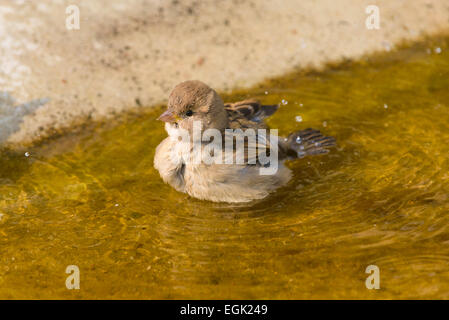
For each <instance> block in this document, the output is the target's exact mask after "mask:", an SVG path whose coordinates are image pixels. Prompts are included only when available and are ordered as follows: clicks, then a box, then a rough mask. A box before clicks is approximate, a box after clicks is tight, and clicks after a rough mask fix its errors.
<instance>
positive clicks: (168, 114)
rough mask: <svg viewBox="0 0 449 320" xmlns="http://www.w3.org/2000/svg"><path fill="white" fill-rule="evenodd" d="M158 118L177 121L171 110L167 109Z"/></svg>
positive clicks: (165, 120)
mask: <svg viewBox="0 0 449 320" xmlns="http://www.w3.org/2000/svg"><path fill="white" fill-rule="evenodd" d="M157 120H160V121H164V122H176V118H175V116H174V114H173V112H171V111H170V110H166V111H165V112H164V113H163V114H161V115H160V116H159V118H157Z"/></svg>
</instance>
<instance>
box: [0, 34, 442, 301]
mask: <svg viewBox="0 0 449 320" xmlns="http://www.w3.org/2000/svg"><path fill="white" fill-rule="evenodd" d="M448 43H449V41H448V40H447V39H432V40H429V41H428V42H426V43H423V44H419V45H415V46H413V47H411V48H405V49H401V50H400V51H398V52H393V53H388V54H386V55H379V56H372V57H369V58H366V59H363V60H361V61H360V62H356V63H354V62H352V63H351V62H347V63H344V64H343V65H342V66H338V67H336V66H330V67H329V68H328V69H327V71H325V72H322V73H319V72H303V73H294V74H291V75H287V76H286V77H284V78H282V79H277V80H273V81H269V82H266V83H263V84H262V85H260V86H259V87H257V88H254V89H252V90H249V91H242V92H236V93H234V94H233V95H229V96H226V97H225V98H226V100H228V101H229V100H238V99H241V98H246V97H256V98H259V99H261V101H263V102H264V103H267V104H270V103H280V104H281V108H280V110H279V111H278V112H277V113H276V114H275V116H273V117H272V118H271V119H270V120H269V121H268V123H269V124H270V126H271V127H272V128H279V130H280V134H287V133H289V132H291V131H293V130H298V129H303V128H307V127H313V128H317V129H320V130H322V131H323V132H324V133H325V134H327V135H332V136H334V137H336V139H337V141H338V145H339V148H338V149H337V150H334V151H333V152H331V153H330V154H328V155H324V156H320V157H314V158H304V159H300V160H297V161H294V162H290V163H289V167H290V168H291V169H292V170H293V171H294V179H293V180H292V181H291V183H290V184H289V185H288V186H286V187H284V188H282V189H280V190H279V191H278V192H276V193H275V194H273V195H272V196H270V197H269V198H267V199H264V200H262V201H257V202H254V203H250V204H245V205H229V204H216V203H211V202H206V201H199V200H195V199H192V198H190V197H188V196H187V195H184V194H180V193H178V192H176V191H175V190H173V189H172V188H171V187H169V186H168V185H166V184H164V183H163V182H162V181H161V179H160V178H159V175H158V173H157V171H156V170H155V169H154V168H153V166H152V161H153V156H154V149H155V147H156V146H157V145H158V143H159V142H160V141H161V140H162V139H163V138H164V136H165V132H164V130H163V125H162V123H159V122H157V121H156V120H155V118H156V116H157V115H158V114H159V113H160V112H161V110H162V109H160V108H159V109H157V110H155V111H151V112H148V113H145V114H144V115H141V116H136V115H127V116H123V117H121V118H120V119H118V120H116V121H113V122H112V124H108V125H101V124H100V125H93V126H91V127H86V128H81V130H77V131H76V132H78V133H72V134H66V135H62V136H60V137H58V138H53V139H50V140H47V141H45V142H43V143H42V144H40V145H38V146H36V147H33V148H27V149H26V150H18V151H10V150H9V151H8V150H4V151H3V152H2V155H1V158H0V252H1V254H0V259H1V260H0V298H136V299H141V298H142V299H147V298H150V299H156V298H157V299H165V298H249V299H256V298H272V299H278V298H285V299H298V298H330V299H333V298H355V299H361V298H449V170H448V169H449V157H448V155H449V128H448V123H449V45H448ZM435 48H440V50H437V51H435ZM438 51H439V52H438ZM282 100H284V101H288V104H285V103H282V102H281V101H282ZM297 116H300V117H301V119H302V121H301V122H297V121H296V120H295V117H297ZM25 152H27V154H28V156H25ZM371 264H374V265H377V266H378V267H379V269H380V287H381V289H380V290H368V289H366V287H365V279H366V277H367V276H368V275H367V274H365V269H366V267H367V266H368V265H371ZM68 265H77V266H78V267H79V268H80V272H81V290H67V289H66V287H65V279H66V277H67V274H66V273H65V269H66V267H67V266H68Z"/></svg>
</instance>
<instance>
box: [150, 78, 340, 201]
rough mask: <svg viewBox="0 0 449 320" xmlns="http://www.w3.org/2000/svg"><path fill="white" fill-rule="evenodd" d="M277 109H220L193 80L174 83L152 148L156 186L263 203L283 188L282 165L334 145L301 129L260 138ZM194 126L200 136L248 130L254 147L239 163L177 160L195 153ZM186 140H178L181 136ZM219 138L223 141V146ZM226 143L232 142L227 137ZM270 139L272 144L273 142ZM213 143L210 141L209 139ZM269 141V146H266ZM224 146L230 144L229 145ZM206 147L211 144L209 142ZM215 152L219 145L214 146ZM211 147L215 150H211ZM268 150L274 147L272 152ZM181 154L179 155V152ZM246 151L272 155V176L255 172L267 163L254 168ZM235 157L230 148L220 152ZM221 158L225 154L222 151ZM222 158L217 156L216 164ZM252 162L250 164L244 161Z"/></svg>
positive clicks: (287, 175) (286, 176) (245, 105)
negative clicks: (158, 179) (159, 180)
mask: <svg viewBox="0 0 449 320" xmlns="http://www.w3.org/2000/svg"><path fill="white" fill-rule="evenodd" d="M278 108H279V105H262V104H261V103H260V102H258V101H257V100H251V99H248V100H244V101H239V102H235V103H226V104H225V103H224V102H223V100H222V99H221V97H220V96H219V95H218V93H217V92H216V91H215V90H214V89H212V88H211V87H209V86H208V85H207V84H205V83H203V82H201V81H199V80H188V81H184V82H181V83H179V84H178V85H176V86H175V87H174V89H173V90H172V92H171V93H170V95H169V98H168V103H167V109H166V110H165V111H164V112H163V113H162V114H161V115H160V116H159V117H158V120H161V121H163V122H165V130H166V131H167V133H168V137H166V138H165V139H164V140H163V141H162V142H161V143H160V144H159V145H158V146H157V148H156V152H155V155H154V161H153V164H154V167H155V168H156V169H157V170H158V171H159V174H160V176H161V178H162V180H163V181H164V182H165V183H167V184H169V185H170V186H172V187H173V188H174V189H176V190H177V191H179V192H182V193H186V194H188V195H189V196H191V197H193V198H196V199H200V200H207V201H212V202H227V203H244V202H251V201H254V200H259V199H263V198H265V197H267V196H268V195H269V194H271V193H273V192H274V191H275V190H277V189H278V188H280V187H282V186H285V185H286V184H287V183H288V182H289V181H290V180H291V178H292V172H291V170H290V169H289V168H288V167H287V166H286V165H285V162H286V161H287V160H293V159H298V158H303V157H306V156H312V155H319V154H327V153H329V151H330V149H331V148H333V147H335V146H336V140H335V138H333V137H330V136H323V135H322V134H321V133H320V131H319V130H315V129H311V128H307V129H305V130H300V131H296V132H293V133H291V134H290V135H288V136H287V137H279V138H278V139H277V142H276V139H274V138H273V136H272V135H271V134H268V135H265V137H264V139H259V138H260V136H261V135H260V134H259V132H260V130H268V129H269V128H268V126H267V125H266V124H265V122H264V119H266V118H267V117H269V116H271V115H272V114H274V113H275V112H276V111H277V110H278ZM195 122H199V123H200V124H201V128H200V130H201V131H200V132H201V133H202V134H205V133H206V132H207V130H211V129H212V130H214V132H218V133H221V134H223V135H224V136H226V137H228V136H227V135H226V132H228V131H229V130H236V131H239V132H240V133H243V134H245V133H246V132H248V130H253V131H251V132H255V133H256V137H257V141H256V142H255V141H254V140H253V141H251V142H250V141H249V140H250V139H249V138H248V139H247V140H245V141H244V144H243V148H244V151H243V154H244V163H238V162H236V161H232V163H224V162H223V161H222V162H221V163H220V162H213V163H205V162H202V161H199V162H198V161H186V159H185V157H183V156H179V152H180V151H179V150H188V151H190V152H191V153H195V151H193V150H194V147H192V142H194V140H195V139H196V138H192V136H194V135H195V132H194V129H195ZM186 133H187V134H189V138H188V139H186V140H182V139H181V140H180V138H179V137H180V136H182V134H186ZM226 139H228V138H225V139H223V140H226ZM231 139H232V142H233V141H234V138H233V137H232V136H231ZM273 139H274V140H273ZM213 140H214V142H215V138H214V139H213ZM272 140H273V141H274V142H273V143H271V141H272ZM226 141H230V140H229V139H228V140H226ZM211 143H212V142H211ZM218 144H219V145H220V146H223V145H224V144H225V143H224V142H223V141H221V142H220V141H218ZM215 146H217V144H215ZM273 147H276V149H274V148H273ZM183 148H184V149H183ZM251 149H257V150H259V149H264V151H268V152H267V153H266V154H270V152H271V153H273V151H272V150H276V151H277V152H275V153H277V158H275V159H274V160H275V161H272V160H270V161H271V162H273V163H274V162H276V166H277V167H276V170H275V171H274V173H273V174H261V169H263V168H266V167H267V166H270V165H271V163H268V165H267V163H261V161H256V162H254V159H253V158H254V156H250V155H249V153H250V150H251ZM225 150H227V151H226V152H231V153H232V155H231V156H232V157H233V158H232V159H234V157H237V156H236V154H237V152H238V150H236V146H235V145H233V147H232V149H225ZM223 154H225V151H223ZM220 157H222V159H223V157H224V156H223V155H220V156H218V158H220ZM250 160H253V161H250Z"/></svg>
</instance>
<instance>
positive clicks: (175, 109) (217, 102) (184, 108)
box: [158, 80, 228, 133]
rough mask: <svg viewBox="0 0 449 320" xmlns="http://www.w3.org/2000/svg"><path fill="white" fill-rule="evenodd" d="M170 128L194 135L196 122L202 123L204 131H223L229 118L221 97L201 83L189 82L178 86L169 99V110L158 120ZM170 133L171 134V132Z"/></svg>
mask: <svg viewBox="0 0 449 320" xmlns="http://www.w3.org/2000/svg"><path fill="white" fill-rule="evenodd" d="M158 120H161V121H164V122H166V128H167V127H168V128H167V131H169V129H170V128H172V129H175V128H182V129H186V130H188V131H189V133H192V131H193V123H194V121H201V128H202V131H204V130H206V129H212V128H213V129H217V130H220V131H223V130H224V129H225V128H226V127H227V125H228V117H227V113H226V110H225V108H224V104H223V100H221V98H220V96H219V95H218V94H217V93H216V92H215V90H213V89H212V88H210V87H209V86H208V85H206V84H204V83H203V82H201V81H197V80H189V81H185V82H181V83H180V84H178V85H177V86H176V87H175V88H174V89H173V91H172V92H171V94H170V96H169V98H168V104H167V110H166V111H165V112H164V113H163V114H162V115H161V116H160V117H159V118H158ZM169 133H170V132H169Z"/></svg>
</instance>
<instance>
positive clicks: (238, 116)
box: [225, 100, 279, 129]
mask: <svg viewBox="0 0 449 320" xmlns="http://www.w3.org/2000/svg"><path fill="white" fill-rule="evenodd" d="M278 108H279V106H278V105H261V104H260V103H259V102H258V101H256V100H244V101H240V102H235V103H227V104H225V109H226V111H227V112H228V116H229V123H230V127H231V129H237V128H254V129H258V128H260V129H261V128H266V126H265V124H264V123H263V120H264V119H265V118H267V117H269V116H271V115H272V114H273V113H275V112H276V110H277V109H278Z"/></svg>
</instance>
